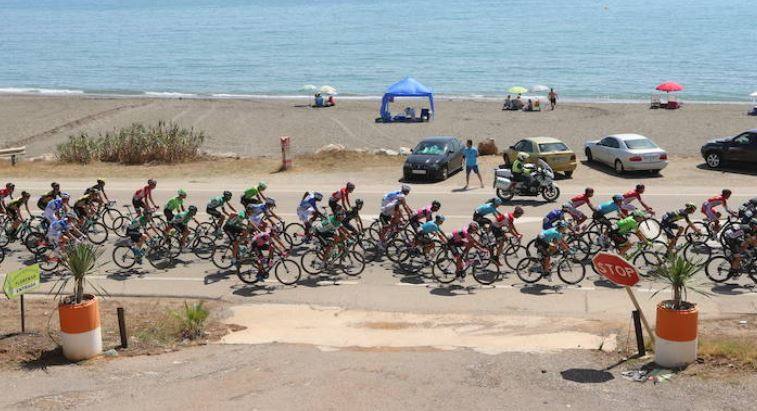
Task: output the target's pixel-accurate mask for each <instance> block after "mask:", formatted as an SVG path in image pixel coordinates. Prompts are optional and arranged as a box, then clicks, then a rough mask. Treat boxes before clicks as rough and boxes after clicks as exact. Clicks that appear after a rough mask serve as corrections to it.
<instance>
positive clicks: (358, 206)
mask: <svg viewBox="0 0 757 411" xmlns="http://www.w3.org/2000/svg"><path fill="white" fill-rule="evenodd" d="M353 208H355V209H357V210H362V209H363V200H362V199H359V198H358V199H357V200H355V207H353Z"/></svg>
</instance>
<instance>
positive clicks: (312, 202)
mask: <svg viewBox="0 0 757 411" xmlns="http://www.w3.org/2000/svg"><path fill="white" fill-rule="evenodd" d="M317 203H318V200H316V199H315V196H314V195H313V194H308V196H307V197H305V198H303V199H302V201H300V208H302V209H308V208H316V204H317Z"/></svg>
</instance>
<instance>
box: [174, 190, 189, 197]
mask: <svg viewBox="0 0 757 411" xmlns="http://www.w3.org/2000/svg"><path fill="white" fill-rule="evenodd" d="M176 193H177V194H178V195H180V196H181V197H186V196H187V191H186V190H184V189H183V188H180V189H179V191H177V192H176Z"/></svg>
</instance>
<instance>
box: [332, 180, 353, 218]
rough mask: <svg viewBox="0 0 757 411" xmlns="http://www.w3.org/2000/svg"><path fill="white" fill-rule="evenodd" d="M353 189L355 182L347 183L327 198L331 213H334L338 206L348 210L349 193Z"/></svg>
mask: <svg viewBox="0 0 757 411" xmlns="http://www.w3.org/2000/svg"><path fill="white" fill-rule="evenodd" d="M353 191H355V184H352V183H347V184H346V185H345V186H344V187H342V188H340V189H339V190H336V191H334V192H333V193H332V194H331V197H330V198H329V207H330V208H331V212H332V213H336V210H337V208H338V206H342V209H344V210H349V209H351V208H352V205H351V204H350V194H352V192H353Z"/></svg>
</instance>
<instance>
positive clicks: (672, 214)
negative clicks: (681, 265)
mask: <svg viewBox="0 0 757 411" xmlns="http://www.w3.org/2000/svg"><path fill="white" fill-rule="evenodd" d="M695 211H697V206H696V205H694V203H686V206H684V208H682V209H680V210H678V211H668V212H667V213H665V214H663V216H662V220H661V221H660V228H661V229H662V232H663V233H665V237H667V239H668V253H670V252H672V251H673V248H674V247H675V246H676V242H678V238H679V237H680V236H681V234H682V233H683V227H681V226H679V225H678V224H676V222H678V221H680V220H686V226H687V227H688V228H690V229H692V230H694V231H695V232H696V233H699V229H698V228H696V226H695V225H694V224H692V222H691V218H689V217H690V216H691V215H692V214H693V213H694V212H695Z"/></svg>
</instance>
